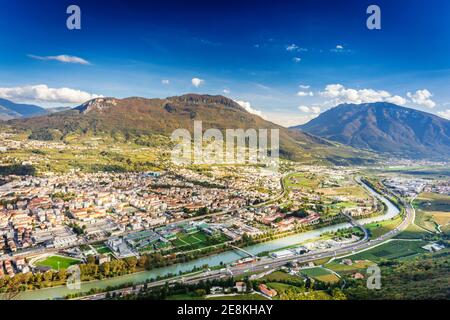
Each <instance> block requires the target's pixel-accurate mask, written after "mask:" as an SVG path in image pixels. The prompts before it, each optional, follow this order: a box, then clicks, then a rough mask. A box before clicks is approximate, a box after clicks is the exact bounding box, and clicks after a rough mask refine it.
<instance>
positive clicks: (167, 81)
mask: <svg viewBox="0 0 450 320" xmlns="http://www.w3.org/2000/svg"><path fill="white" fill-rule="evenodd" d="M161 83H162V84H170V80H167V79H163V80H161Z"/></svg>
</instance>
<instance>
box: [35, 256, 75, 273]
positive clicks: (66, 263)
mask: <svg viewBox="0 0 450 320" xmlns="http://www.w3.org/2000/svg"><path fill="white" fill-rule="evenodd" d="M79 263H80V260H77V259H72V258H69V257H63V256H49V257H47V258H45V259H44V260H41V261H38V262H37V263H36V265H37V266H43V267H50V268H52V269H53V270H59V269H67V268H69V267H70V266H72V265H75V264H79Z"/></svg>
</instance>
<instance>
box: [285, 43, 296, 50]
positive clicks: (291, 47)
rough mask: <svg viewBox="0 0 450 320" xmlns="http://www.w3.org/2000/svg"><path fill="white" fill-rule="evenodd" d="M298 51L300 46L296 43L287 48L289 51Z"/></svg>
mask: <svg viewBox="0 0 450 320" xmlns="http://www.w3.org/2000/svg"><path fill="white" fill-rule="evenodd" d="M297 49H298V46H297V45H296V44H295V43H293V44H290V45H288V46H286V50H287V51H296V50H297Z"/></svg>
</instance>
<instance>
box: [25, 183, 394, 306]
mask: <svg viewBox="0 0 450 320" xmlns="http://www.w3.org/2000/svg"><path fill="white" fill-rule="evenodd" d="M364 186H365V188H366V190H367V191H368V192H369V193H370V194H371V195H373V196H374V197H376V198H378V199H379V200H380V201H382V202H383V203H385V204H386V207H387V210H386V212H385V214H384V215H381V216H376V217H371V218H367V219H361V220H358V221H359V222H360V223H361V224H367V223H371V222H379V221H382V220H388V219H391V218H393V217H395V216H397V215H398V214H399V210H398V208H397V207H396V206H395V205H394V204H393V203H392V202H391V201H389V200H388V199H386V198H385V197H384V196H382V195H380V194H378V193H377V192H375V191H374V190H373V189H371V188H370V187H369V186H367V185H364ZM350 227H351V225H350V223H339V224H336V225H332V226H327V227H323V228H320V229H316V230H312V231H308V232H303V233H299V234H295V235H292V236H288V237H284V238H281V239H276V240H272V241H269V242H265V243H260V244H256V245H252V246H248V247H245V248H244V249H245V250H246V251H248V252H250V253H252V254H255V255H256V254H258V253H261V252H265V251H272V250H277V249H281V248H285V247H288V246H292V245H295V244H299V243H302V242H305V241H307V240H312V239H316V238H318V237H319V236H320V235H321V234H323V233H326V232H330V231H337V230H339V229H343V228H350ZM241 258H242V254H240V253H238V252H236V251H227V252H223V253H220V254H216V255H211V256H207V257H204V258H200V259H197V260H194V261H190V262H185V263H179V264H175V265H172V266H168V267H163V268H158V269H153V270H150V271H143V272H138V273H133V274H129V275H125V276H121V277H115V278H110V279H104V280H97V281H91V282H84V283H82V284H81V288H80V289H79V290H74V289H69V288H67V287H66V286H60V287H54V288H46V289H40V290H33V291H27V292H23V293H21V294H20V295H19V296H18V297H17V299H24V300H46V299H57V298H62V297H64V296H66V295H67V294H71V293H77V292H87V291H89V290H90V289H93V288H98V289H104V288H106V287H108V286H120V285H123V284H127V283H142V282H145V281H146V280H148V279H155V278H156V277H157V276H166V275H168V274H174V275H176V274H178V273H179V272H180V271H181V272H187V271H190V270H192V269H193V268H194V267H201V266H203V265H205V264H207V265H209V266H218V265H220V264H221V262H222V263H223V264H227V263H231V262H234V261H236V260H239V259H241Z"/></svg>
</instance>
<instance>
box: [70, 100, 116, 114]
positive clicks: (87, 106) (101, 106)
mask: <svg viewBox="0 0 450 320" xmlns="http://www.w3.org/2000/svg"><path fill="white" fill-rule="evenodd" d="M117 100H118V99H116V98H95V99H92V100H89V101H88V102H85V103H83V104H82V105H80V106H78V107H76V108H74V109H75V110H78V111H80V113H83V114H86V113H89V112H91V111H93V110H96V111H103V110H107V109H109V108H111V107H114V106H116V105H117Z"/></svg>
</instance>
